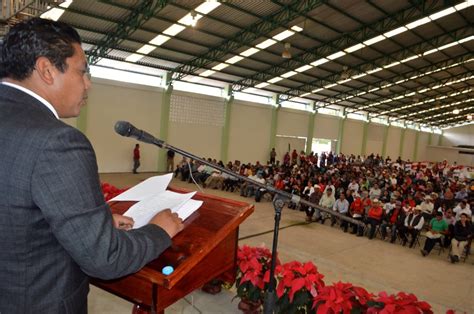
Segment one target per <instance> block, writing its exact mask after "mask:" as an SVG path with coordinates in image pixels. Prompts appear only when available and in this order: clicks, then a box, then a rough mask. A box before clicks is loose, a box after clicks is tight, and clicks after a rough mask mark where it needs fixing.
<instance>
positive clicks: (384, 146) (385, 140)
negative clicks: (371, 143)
mask: <svg viewBox="0 0 474 314" xmlns="http://www.w3.org/2000/svg"><path fill="white" fill-rule="evenodd" d="M389 129H390V124H389V125H386V126H385V129H384V131H383V144H382V157H383V158H387V139H388V131H389Z"/></svg>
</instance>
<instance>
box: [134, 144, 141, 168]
mask: <svg viewBox="0 0 474 314" xmlns="http://www.w3.org/2000/svg"><path fill="white" fill-rule="evenodd" d="M138 167H140V145H139V144H136V145H135V148H134V149H133V173H138V172H137V170H138Z"/></svg>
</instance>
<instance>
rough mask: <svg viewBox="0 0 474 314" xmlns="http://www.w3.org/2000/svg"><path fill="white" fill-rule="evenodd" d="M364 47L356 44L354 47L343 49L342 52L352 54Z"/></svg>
mask: <svg viewBox="0 0 474 314" xmlns="http://www.w3.org/2000/svg"><path fill="white" fill-rule="evenodd" d="M364 47H365V45H364V44H362V43H359V44H356V45H354V46H351V47H349V48H346V49H344V51H345V52H347V53H353V52H354V51H357V50H360V49H362V48H364Z"/></svg>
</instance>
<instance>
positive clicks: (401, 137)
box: [398, 127, 406, 159]
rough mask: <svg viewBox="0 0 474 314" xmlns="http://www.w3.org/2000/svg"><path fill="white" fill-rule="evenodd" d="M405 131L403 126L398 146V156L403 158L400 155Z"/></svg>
mask: <svg viewBox="0 0 474 314" xmlns="http://www.w3.org/2000/svg"><path fill="white" fill-rule="evenodd" d="M405 131H406V128H405V127H403V128H402V132H401V133H400V148H399V151H398V156H400V158H402V159H403V157H402V154H403V143H404V142H405Z"/></svg>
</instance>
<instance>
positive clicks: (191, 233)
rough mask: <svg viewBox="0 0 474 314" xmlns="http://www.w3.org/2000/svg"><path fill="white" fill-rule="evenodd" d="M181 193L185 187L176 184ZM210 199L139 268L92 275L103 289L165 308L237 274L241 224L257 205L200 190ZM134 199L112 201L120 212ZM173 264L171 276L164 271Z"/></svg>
mask: <svg viewBox="0 0 474 314" xmlns="http://www.w3.org/2000/svg"><path fill="white" fill-rule="evenodd" d="M170 190H172V191H174V192H178V193H186V192H189V191H187V190H185V189H180V188H170ZM193 199H196V200H202V201H204V203H203V205H202V206H201V208H199V209H198V210H197V211H196V212H194V213H193V214H192V215H191V216H190V217H189V218H188V219H186V220H185V222H184V225H185V228H184V230H183V231H181V232H180V233H179V234H177V235H176V236H175V237H174V238H173V239H172V242H173V244H172V246H171V247H170V248H168V249H167V250H166V251H164V252H163V254H161V255H160V257H159V258H158V259H156V260H154V261H152V262H151V263H149V264H148V265H146V266H145V267H144V268H143V269H142V270H140V271H139V272H137V273H135V274H132V275H128V276H126V277H123V278H120V279H115V280H108V281H105V280H99V279H92V280H91V283H92V284H93V285H95V286H97V287H99V288H101V289H104V290H106V291H108V292H110V293H113V294H115V295H117V296H119V297H121V298H123V299H126V300H128V301H130V302H132V303H134V304H136V305H139V307H140V308H141V309H144V310H148V311H152V312H155V311H156V312H158V313H159V312H163V311H164V309H165V308H166V307H168V306H170V305H171V304H173V303H174V302H176V301H177V300H179V299H181V298H183V297H184V296H186V295H187V294H189V293H190V292H192V291H194V290H195V289H197V288H200V287H202V286H203V285H204V284H205V283H207V282H209V281H211V280H212V279H215V278H216V279H222V280H224V281H227V282H233V281H234V280H235V271H236V258H237V242H238V234H239V225H240V224H241V223H242V222H243V221H244V220H245V219H246V218H247V217H248V216H250V214H251V213H252V212H253V210H254V206H253V205H250V204H247V203H243V202H238V201H233V200H228V199H224V198H221V197H217V196H212V195H206V194H202V193H196V195H195V196H194V197H193ZM133 203H134V202H112V203H111V204H110V205H111V208H112V211H113V212H114V213H118V214H122V213H124V212H125V211H126V210H127V209H128V208H129V207H130V206H131V205H133ZM168 265H169V266H173V268H174V272H173V273H172V274H170V275H169V276H165V275H163V274H162V273H161V270H162V269H163V267H164V266H168Z"/></svg>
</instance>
